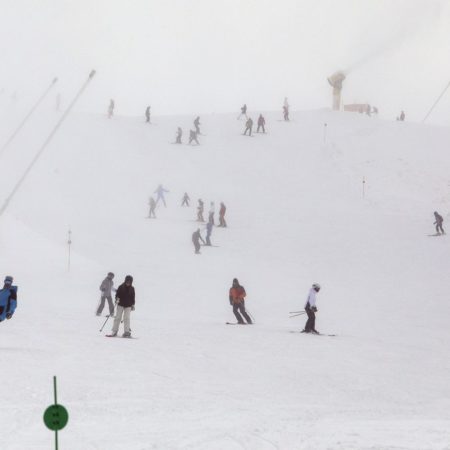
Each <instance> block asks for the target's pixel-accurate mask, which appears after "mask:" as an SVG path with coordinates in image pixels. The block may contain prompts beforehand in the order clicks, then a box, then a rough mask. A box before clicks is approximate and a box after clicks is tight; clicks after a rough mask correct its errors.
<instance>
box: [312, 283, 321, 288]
mask: <svg viewBox="0 0 450 450" xmlns="http://www.w3.org/2000/svg"><path fill="white" fill-rule="evenodd" d="M312 287H313V289H320V284H319V283H314V284H313V285H312Z"/></svg>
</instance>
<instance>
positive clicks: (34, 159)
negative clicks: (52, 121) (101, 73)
mask: <svg viewBox="0 0 450 450" xmlns="http://www.w3.org/2000/svg"><path fill="white" fill-rule="evenodd" d="M94 75H95V70H92V71H91V73H90V74H89V77H88V79H87V80H86V81H85V82H84V83H83V86H82V87H81V89H80V90H79V91H78V93H77V95H76V96H75V98H74V99H73V100H72V102H71V103H70V105H69V106H68V107H67V109H66V110H65V111H64V113H63V115H62V116H61V118H60V119H59V121H58V123H57V124H56V125H55V127H54V128H53V130H52V132H51V133H50V135H49V136H48V138H47V139H46V140H45V142H44V143H43V144H42V146H41V148H40V149H39V151H38V152H37V153H36V156H35V157H34V158H33V160H32V161H31V163H30V164H29V166H28V167H27V169H26V170H25V172H24V174H23V175H22V177H21V178H20V179H19V181H18V182H17V184H16V185H15V186H14V189H13V190H12V192H11V194H9V196H8V197H7V198H6V200H5V202H4V203H3V206H2V208H1V209H0V216H1V215H2V214H3V213H4V212H5V210H6V208H8V205H9V202H10V201H11V199H12V198H13V197H14V195H15V194H16V192H17V191H18V190H19V188H20V186H21V185H22V183H23V182H24V180H25V179H26V177H27V176H28V174H29V173H30V171H31V169H32V168H33V166H34V165H35V164H36V162H37V160H38V159H39V157H40V156H41V155H42V153H43V152H44V150H45V149H46V147H47V145H48V144H49V143H50V141H51V140H52V139H53V136H54V135H55V133H56V132H57V131H58V128H59V127H60V126H61V124H62V123H63V122H64V120H66V118H67V115H68V114H69V113H70V111H71V110H72V108H73V107H74V105H75V103H76V102H77V101H78V99H79V98H80V97H81V94H83V92H84V90H85V89H86V87H87V85H88V84H89V82H90V81H91V80H92V78H94Z"/></svg>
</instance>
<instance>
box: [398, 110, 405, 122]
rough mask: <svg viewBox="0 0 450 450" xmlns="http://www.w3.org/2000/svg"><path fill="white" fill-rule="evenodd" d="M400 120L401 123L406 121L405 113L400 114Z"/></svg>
mask: <svg viewBox="0 0 450 450" xmlns="http://www.w3.org/2000/svg"><path fill="white" fill-rule="evenodd" d="M398 120H400V122H404V121H405V111H402V112H401V113H400V117H399V118H398Z"/></svg>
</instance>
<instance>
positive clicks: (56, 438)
mask: <svg viewBox="0 0 450 450" xmlns="http://www.w3.org/2000/svg"><path fill="white" fill-rule="evenodd" d="M53 393H54V397H55V406H56V405H57V404H58V393H57V390H56V376H53ZM55 450H58V430H57V429H56V430H55Z"/></svg>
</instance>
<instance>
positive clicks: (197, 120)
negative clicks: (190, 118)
mask: <svg viewBox="0 0 450 450" xmlns="http://www.w3.org/2000/svg"><path fill="white" fill-rule="evenodd" d="M194 126H195V132H196V133H197V134H202V133H200V116H197V117H196V118H195V120H194Z"/></svg>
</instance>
